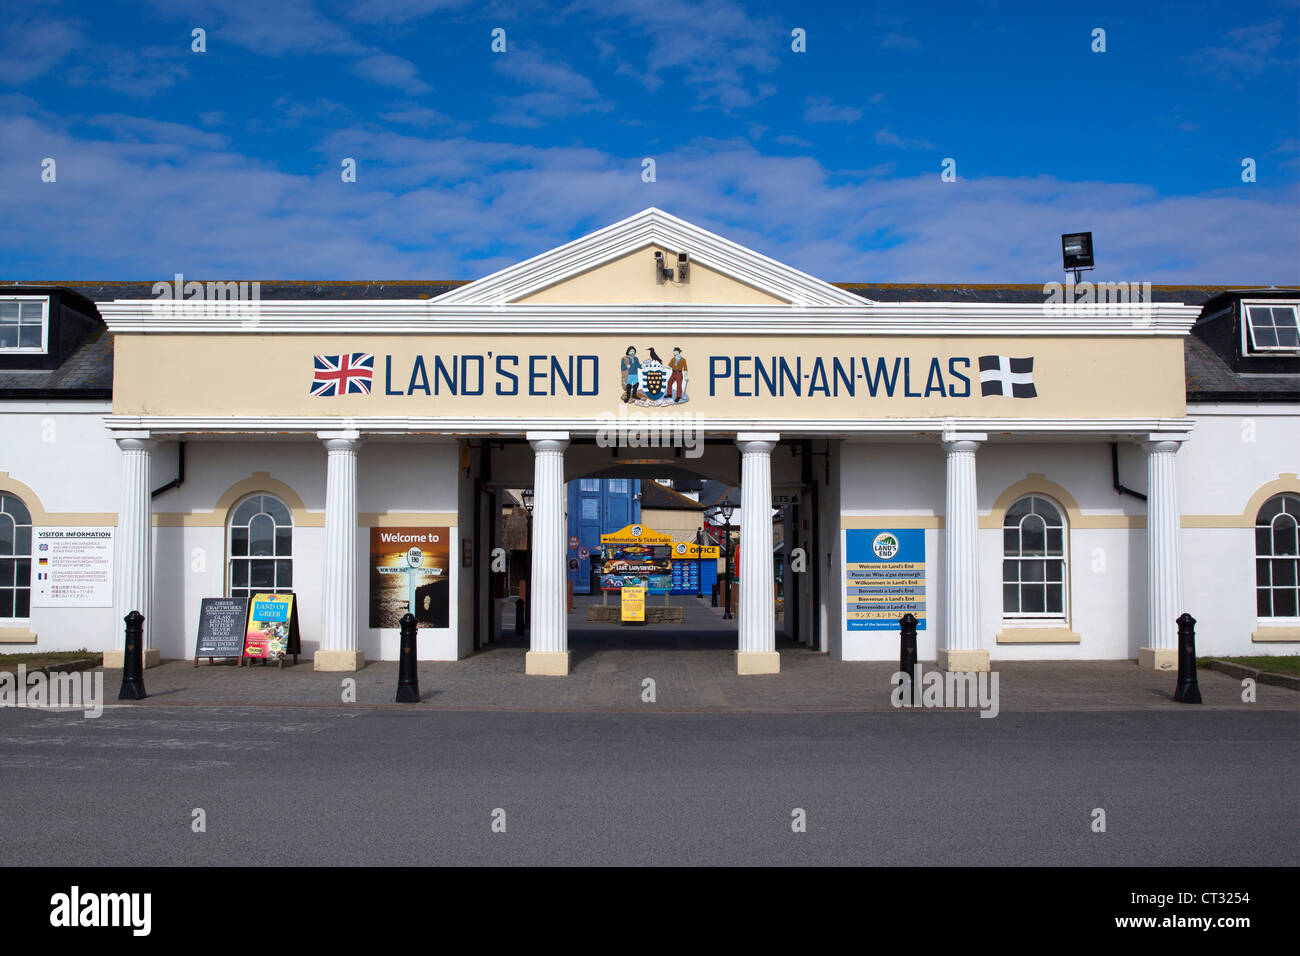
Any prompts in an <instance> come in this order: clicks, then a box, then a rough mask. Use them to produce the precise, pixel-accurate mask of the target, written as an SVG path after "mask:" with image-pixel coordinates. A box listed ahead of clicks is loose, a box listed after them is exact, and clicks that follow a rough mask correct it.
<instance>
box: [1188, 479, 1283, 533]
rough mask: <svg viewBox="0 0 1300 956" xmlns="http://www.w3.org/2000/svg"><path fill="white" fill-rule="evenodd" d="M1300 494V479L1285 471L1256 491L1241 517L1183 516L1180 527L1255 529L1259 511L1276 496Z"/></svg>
mask: <svg viewBox="0 0 1300 956" xmlns="http://www.w3.org/2000/svg"><path fill="white" fill-rule="evenodd" d="M1287 492H1289V493H1291V494H1300V478H1297V477H1296V475H1295V473H1293V472H1289V471H1284V472H1281V473H1280V474H1279V475H1278V476H1277V477H1276V478H1275V479H1273V480H1272V481H1269V482H1265V483H1264V484H1262V485H1260V486H1259V487H1258V488H1256V489H1255V493H1254V494H1252V495H1251V496H1250V498H1249V500H1247V502H1246V506H1245V508H1243V509H1242V512H1241V514H1239V515H1183V516H1182V518H1181V519H1180V521H1179V526H1180V527H1183V528H1252V529H1253V528H1254V527H1255V517H1256V516H1257V515H1258V514H1259V509H1260V508H1262V507H1263V506H1264V502H1266V501H1268V499H1269V498H1272V497H1273V496H1274V495H1280V494H1283V493H1287Z"/></svg>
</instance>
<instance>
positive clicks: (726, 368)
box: [310, 345, 1038, 408]
mask: <svg viewBox="0 0 1300 956" xmlns="http://www.w3.org/2000/svg"><path fill="white" fill-rule="evenodd" d="M646 352H647V354H646V356H645V357H642V356H640V355H639V354H638V353H637V349H636V347H635V346H631V345H630V346H628V347H627V349H626V351H625V352H624V354H623V356H622V357H621V358H620V359H619V389H620V391H619V395H618V397H619V399H620V400H621V401H622V402H624V403H625V404H629V405H638V406H641V407H643V408H663V407H667V406H671V405H680V404H683V403H685V402H689V401H690V396H689V395H688V394H687V391H686V388H687V384H688V375H689V372H688V368H687V364H686V359H685V357H684V356H683V355H682V351H681V349H680V348H674V349H673V350H672V356H671V358H668V359H666V360H665V359H662V358H661V357H660V356H659V353H658V352H657V351H655V349H654V348H648V349H647V350H646ZM375 359H376V356H375V354H374V353H371V352H345V353H342V354H339V355H316V356H313V360H312V379H311V384H310V392H311V394H312V395H313V396H315V397H317V398H338V397H341V396H344V395H370V394H371V385H372V384H373V380H374V378H375V375H376V362H375ZM607 367H608V366H607ZM383 369H384V381H383V392H382V393H378V394H382V395H384V396H411V395H426V396H434V395H437V396H451V397H455V396H462V397H482V396H491V395H497V396H510V397H512V396H521V395H528V396H536V397H557V396H567V397H584V398H585V397H592V396H596V395H599V394H600V385H599V381H600V357H599V356H597V355H512V354H495V353H493V352H487V353H486V354H479V355H433V356H429V357H428V358H426V357H425V356H424V355H416V356H415V358H414V359H413V360H411V359H408V358H403V357H400V356H399V357H397V358H396V359H395V357H394V356H393V355H392V354H388V355H384V356H383ZM707 379H708V394H709V397H714V396H718V395H722V396H734V397H737V398H785V399H789V398H868V399H872V398H922V399H929V398H933V397H935V396H937V397H939V398H945V399H947V398H951V399H963V398H971V397H973V396H975V395H976V394H978V397H981V398H990V397H993V398H999V397H1000V398H1037V397H1038V390H1037V388H1036V387H1035V384H1034V357H1033V356H1032V355H1031V356H1027V357H1012V356H1007V355H980V356H975V357H974V358H972V357H971V356H962V355H958V356H951V357H949V358H947V359H946V361H945V360H944V359H941V358H939V357H938V356H929V357H928V358H927V357H921V356H911V355H906V356H903V355H889V356H885V355H876V356H870V355H862V356H858V355H846V356H845V355H835V356H831V357H829V358H826V357H823V356H820V355H819V356H815V357H807V356H801V355H796V356H793V357H791V356H785V355H710V356H709V357H708V376H707ZM976 379H977V380H978V382H979V392H978V393H976V392H975V391H974V389H973V382H974V381H975V380H976ZM403 382H405V385H403ZM701 387H702V386H701Z"/></svg>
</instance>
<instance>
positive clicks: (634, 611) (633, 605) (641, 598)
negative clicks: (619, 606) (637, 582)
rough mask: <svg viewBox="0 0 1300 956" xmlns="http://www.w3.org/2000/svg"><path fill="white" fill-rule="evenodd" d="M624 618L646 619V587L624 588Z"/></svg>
mask: <svg viewBox="0 0 1300 956" xmlns="http://www.w3.org/2000/svg"><path fill="white" fill-rule="evenodd" d="M622 594H623V620H625V621H642V622H644V621H645V588H623V591H622Z"/></svg>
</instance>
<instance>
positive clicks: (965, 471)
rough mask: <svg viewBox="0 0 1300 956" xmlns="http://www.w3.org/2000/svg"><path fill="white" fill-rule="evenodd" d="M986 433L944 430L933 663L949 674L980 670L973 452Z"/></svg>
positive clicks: (985, 657) (984, 661)
mask: <svg viewBox="0 0 1300 956" xmlns="http://www.w3.org/2000/svg"><path fill="white" fill-rule="evenodd" d="M987 438H988V435H987V434H982V433H980V434H975V433H967V434H960V433H957V432H945V433H944V435H943V442H942V444H943V450H944V451H945V452H946V453H947V455H948V467H947V493H946V496H945V499H946V501H945V511H944V524H943V527H944V534H943V557H944V561H943V646H942V647H940V648H939V651H938V658H939V660H938V665H939V667H940V669H942V670H949V671H986V670H988V669H989V652H988V651H987V650H986V649H985V648H984V647H983V642H982V641H981V640H980V554H979V515H978V513H977V512H976V503H975V502H976V498H975V453H976V452H977V451H979V447H980V443H981V442H983V441H984V440H985V439H987Z"/></svg>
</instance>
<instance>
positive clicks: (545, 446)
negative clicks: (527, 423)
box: [524, 432, 569, 451]
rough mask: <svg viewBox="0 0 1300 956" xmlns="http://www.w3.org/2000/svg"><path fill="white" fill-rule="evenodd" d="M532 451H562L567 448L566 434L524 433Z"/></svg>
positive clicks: (567, 437)
mask: <svg viewBox="0 0 1300 956" xmlns="http://www.w3.org/2000/svg"><path fill="white" fill-rule="evenodd" d="M524 437H525V438H526V439H528V444H530V445H532V446H533V451H564V449H566V448H568V447H569V433H568V432H525V433H524Z"/></svg>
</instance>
